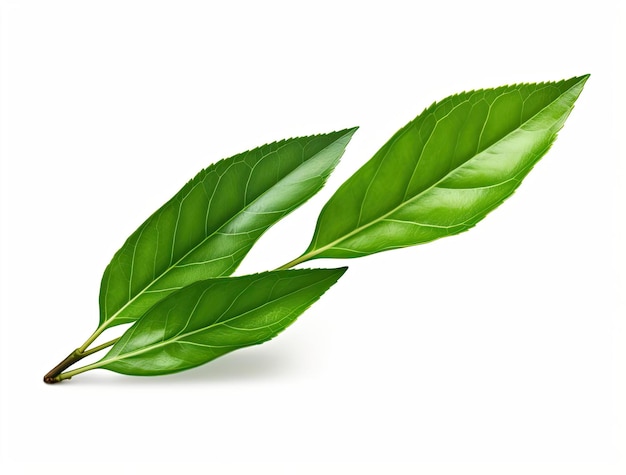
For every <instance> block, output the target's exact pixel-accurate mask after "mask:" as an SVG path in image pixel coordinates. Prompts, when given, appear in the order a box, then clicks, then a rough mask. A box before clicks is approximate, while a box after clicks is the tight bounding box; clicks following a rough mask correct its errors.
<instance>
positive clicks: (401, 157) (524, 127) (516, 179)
mask: <svg viewBox="0 0 626 475" xmlns="http://www.w3.org/2000/svg"><path fill="white" fill-rule="evenodd" d="M587 77H588V76H582V77H575V78H572V79H569V80H567V81H561V82H557V83H541V84H522V85H516V86H505V87H499V88H497V89H485V90H479V91H473V92H466V93H463V94H458V95H455V96H451V97H448V98H447V99H444V100H443V101H441V102H439V103H435V104H433V105H432V106H431V107H429V108H428V109H427V110H425V111H424V112H423V113H422V114H421V115H419V116H418V117H417V118H416V119H415V120H413V121H412V122H410V123H409V124H408V125H406V126H405V127H404V128H402V129H401V130H400V131H398V132H397V133H396V134H395V135H394V136H393V137H392V138H391V140H390V141H389V142H387V144H385V145H384V146H383V147H382V148H381V149H380V150H379V151H378V152H377V153H376V155H375V156H374V157H373V158H372V159H371V160H370V161H369V162H368V163H366V164H365V165H364V166H363V167H362V168H361V169H360V170H358V171H357V172H356V173H355V174H354V175H353V176H352V177H351V178H349V179H348V180H347V181H346V182H345V183H344V184H343V185H342V186H341V187H340V188H339V190H337V192H336V193H335V194H334V195H333V196H332V198H331V199H330V200H329V201H328V203H327V204H326V206H325V207H324V209H323V210H322V212H321V214H320V217H319V220H318V222H317V227H316V229H315V234H314V237H313V240H312V242H311V245H310V246H309V248H308V249H307V250H306V252H305V253H304V254H303V255H302V256H301V257H300V258H298V259H296V260H295V261H293V262H292V263H290V264H293V263H297V262H302V261H305V260H309V259H313V258H320V257H359V256H363V255H367V254H372V253H375V252H380V251H385V250H388V249H394V248H400V247H405V246H411V245H414V244H420V243H425V242H429V241H432V240H434V239H437V238H441V237H444V236H450V235H453V234H458V233H460V232H462V231H465V230H467V229H469V228H471V227H472V226H474V225H475V224H476V223H477V222H478V221H480V220H481V219H482V218H483V217H484V216H485V215H486V214H487V213H488V212H489V211H491V210H493V209H494V208H495V207H497V206H498V205H499V204H500V203H502V201H503V200H504V199H506V198H507V197H508V196H510V195H511V194H512V193H513V191H514V190H515V189H516V188H517V187H518V186H519V184H520V183H521V181H522V179H523V178H524V176H526V174H527V173H528V172H529V171H530V170H531V169H532V167H533V165H535V163H536V162H537V161H538V160H539V159H540V158H541V157H542V156H543V155H544V154H545V153H546V151H547V150H548V149H549V148H550V145H551V144H552V143H553V142H554V140H555V138H556V134H557V132H558V131H559V129H560V128H561V127H562V126H563V123H564V122H565V119H566V118H567V116H568V115H569V113H570V111H571V110H572V108H573V105H574V102H575V101H576V99H577V98H578V95H579V94H580V92H581V91H582V88H583V85H584V84H585V81H586V80H587Z"/></svg>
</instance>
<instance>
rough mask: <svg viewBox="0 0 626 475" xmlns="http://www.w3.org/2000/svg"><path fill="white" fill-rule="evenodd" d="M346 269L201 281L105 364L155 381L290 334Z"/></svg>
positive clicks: (124, 340)
mask: <svg viewBox="0 0 626 475" xmlns="http://www.w3.org/2000/svg"><path fill="white" fill-rule="evenodd" d="M345 271H346V268H345V267H344V268H340V269H304V270H286V271H274V272H265V273H262V274H256V275H246V276H242V277H229V278H221V279H220V278H218V279H209V280H205V281H200V282H196V283H194V284H191V285H189V286H188V287H185V288H184V289H182V290H179V291H178V292H175V293H173V294H171V295H170V296H168V297H167V298H165V299H163V300H161V301H160V302H158V303H157V304H156V305H155V306H154V307H152V308H151V309H150V310H148V312H147V313H146V314H145V315H143V316H142V317H141V318H140V319H139V320H138V321H137V322H135V324H134V325H133V326H132V327H131V328H129V329H128V330H127V331H126V333H125V334H124V335H123V336H122V337H121V338H120V340H119V341H118V342H117V343H116V344H115V345H114V346H113V347H112V348H111V350H110V351H109V353H108V354H107V355H106V356H105V357H104V358H103V359H102V360H100V362H98V363H96V364H95V365H92V366H93V367H101V368H105V369H109V370H111V371H115V372H118V373H124V374H131V375H140V376H149V375H158V374H167V373H173V372H176V371H182V370H185V369H189V368H193V367H195V366H199V365H201V364H204V363H207V362H209V361H211V360H213V359H215V358H217V357H218V356H221V355H223V354H226V353H229V352H231V351H234V350H237V349H239V348H243V347H246V346H251V345H256V344H260V343H263V342H265V341H267V340H269V339H271V338H273V337H274V336H276V335H277V334H278V333H279V332H281V331H282V330H284V329H285V328H287V327H288V326H289V325H290V324H291V323H293V322H294V320H295V319H296V318H297V317H298V316H299V315H300V314H301V313H302V312H304V311H305V310H306V309H307V308H308V307H309V306H310V305H311V304H313V302H315V301H316V300H317V299H319V298H320V296H321V295H322V294H323V293H324V292H325V291H326V290H327V289H329V288H330V287H331V286H332V285H333V284H334V283H335V282H336V281H337V280H338V279H339V278H340V277H341V276H342V275H343V273H344V272H345Z"/></svg>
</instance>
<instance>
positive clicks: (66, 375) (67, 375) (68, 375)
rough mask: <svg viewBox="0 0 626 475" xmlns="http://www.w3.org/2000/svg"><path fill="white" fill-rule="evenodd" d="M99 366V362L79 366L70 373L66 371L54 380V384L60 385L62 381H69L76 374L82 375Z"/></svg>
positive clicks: (100, 364) (100, 363)
mask: <svg viewBox="0 0 626 475" xmlns="http://www.w3.org/2000/svg"><path fill="white" fill-rule="evenodd" d="M100 366H102V362H101V361H96V362H95V363H92V364H88V365H85V366H81V367H80V368H76V369H74V370H72V371H68V372H67V373H63V374H60V375H58V376H57V377H56V378H55V380H54V382H55V383H60V382H61V381H63V380H64V379H70V378H71V377H72V376H76V375H77V374H80V373H84V372H85V371H89V370H90V369H96V368H99V367H100Z"/></svg>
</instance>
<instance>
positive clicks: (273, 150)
mask: <svg viewBox="0 0 626 475" xmlns="http://www.w3.org/2000/svg"><path fill="white" fill-rule="evenodd" d="M355 130H356V129H349V130H342V131H339V132H333V133H330V134H326V135H316V136H310V137H300V138H294V139H289V140H284V141H281V142H276V143H272V144H269V145H264V146H262V147H259V148H256V149H254V150H250V151H248V152H245V153H242V154H239V155H235V156H233V157H231V158H228V159H225V160H221V161H220V162H217V163H215V164H213V165H211V166H210V167H208V168H206V169H205V170H203V171H201V172H200V173H199V174H198V175H197V176H196V177H195V178H194V179H193V180H191V181H190V182H189V183H187V184H186V185H185V186H184V187H183V188H182V189H181V190H180V191H179V192H178V193H177V194H176V195H175V196H174V197H173V198H172V199H171V200H170V201H168V202H167V203H166V204H165V205H163V206H162V207H161V208H160V209H159V210H157V211H156V212H155V213H154V214H153V215H152V216H150V218H148V219H147V220H146V221H145V222H144V223H143V224H142V225H141V226H140V227H139V228H138V229H137V230H136V231H135V232H134V233H133V234H132V235H131V236H130V237H129V238H128V240H127V241H126V243H125V244H124V245H123V246H122V248H121V249H120V250H119V251H118V252H117V253H116V254H115V255H114V256H113V259H112V260H111V263H110V264H109V265H108V267H107V268H106V270H105V272H104V276H103V277H102V284H101V287H100V324H101V326H109V327H110V326H113V325H118V324H121V323H128V322H132V321H134V320H136V319H137V318H139V317H140V316H141V315H142V314H143V313H144V312H145V311H146V310H147V309H148V308H150V307H151V306H152V305H154V304H155V303H156V302H158V301H159V300H161V299H163V298H164V297H166V296H167V295H169V294H171V293H172V292H174V291H176V290H178V289H181V288H182V287H185V286H186V285H189V284H191V283H192V282H196V281H198V280H202V279H207V278H211V277H218V276H226V275H230V274H231V273H232V272H234V270H235V269H236V268H237V266H238V265H239V263H240V262H241V261H242V259H243V258H244V256H245V255H246V254H247V252H248V251H249V250H250V248H251V247H252V245H253V244H254V243H255V242H256V241H257V239H258V238H259V237H260V236H261V235H262V234H263V233H264V232H265V231H266V230H267V229H268V228H269V227H270V226H272V225H273V224H274V223H276V222H277V221H278V220H280V219H281V218H282V217H284V216H285V215H287V214H288V213H290V212H291V211H293V210H294V209H295V208H297V207H298V206H300V205H301V204H302V203H304V202H305V201H306V200H307V199H309V198H310V197H311V196H313V195H314V194H315V193H316V192H317V191H319V190H320V189H321V187H322V186H323V185H324V183H325V181H326V178H327V177H328V175H329V174H330V172H331V171H332V170H333V168H334V167H335V165H336V164H337V162H338V161H339V158H340V157H341V155H342V154H343V152H344V149H345V147H346V145H347V144H348V142H349V141H350V138H351V137H352V134H353V133H354V131H355Z"/></svg>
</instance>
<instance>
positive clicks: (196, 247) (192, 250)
mask: <svg viewBox="0 0 626 475" xmlns="http://www.w3.org/2000/svg"><path fill="white" fill-rule="evenodd" d="M348 133H350V131H346V132H345V133H344V134H343V135H341V136H339V137H337V139H335V140H333V141H332V142H330V143H329V144H328V145H326V146H325V147H324V148H322V149H321V150H320V151H319V152H317V153H316V154H315V155H312V156H311V157H310V158H309V159H307V160H304V161H303V162H302V163H301V164H300V165H298V166H297V167H296V168H294V169H293V170H291V171H290V172H289V173H288V174H287V175H285V176H284V177H282V178H281V179H280V180H278V181H277V182H276V183H274V185H272V186H271V187H270V188H269V189H268V190H266V191H264V192H263V193H261V194H260V195H259V196H257V197H256V198H255V199H254V200H252V201H251V202H250V203H248V204H247V205H246V206H244V207H243V208H241V210H240V211H239V212H238V213H237V214H235V215H233V216H232V217H231V218H230V219H228V221H226V222H224V224H222V225H221V226H220V227H219V228H217V229H216V230H214V231H213V232H212V233H211V234H209V235H208V236H206V237H205V238H204V239H203V240H202V241H200V242H199V243H198V244H197V245H195V246H194V247H193V248H192V249H191V250H189V251H188V252H187V253H185V255H183V256H182V257H181V258H180V259H178V260H177V261H176V262H175V263H173V264H172V265H170V266H169V267H168V268H167V269H166V270H165V271H164V272H163V273H161V274H160V275H159V276H158V277H157V278H156V279H154V280H153V281H152V282H150V284H149V285H147V286H145V287H144V288H143V289H141V291H140V292H138V293H137V294H136V295H135V296H134V297H133V298H131V299H129V300H128V302H126V303H125V304H124V305H123V306H122V307H120V309H119V310H117V311H116V312H115V313H114V314H113V315H111V317H110V318H108V319H106V320H105V321H104V322H102V324H101V326H102V327H108V326H109V325H110V324H111V322H113V321H115V319H116V318H118V317H119V315H120V314H122V313H123V312H124V311H125V310H126V309H127V308H128V307H129V306H130V305H132V304H133V303H134V302H135V300H137V299H138V298H139V297H141V296H142V295H144V293H145V292H146V291H147V290H149V289H150V287H152V286H153V285H155V284H156V283H157V282H158V281H159V280H160V279H161V278H163V277H164V276H165V275H167V274H168V273H169V272H170V271H171V270H172V269H174V268H176V267H177V266H178V264H180V263H181V262H182V261H183V260H185V259H186V258H187V257H188V256H189V255H190V254H192V253H193V252H194V251H195V250H196V249H198V248H199V247H201V246H202V245H204V243H205V242H206V241H207V240H208V239H210V238H212V237H214V236H215V235H216V234H218V233H219V232H220V231H221V230H222V229H223V228H224V227H225V226H226V225H228V224H230V223H231V221H233V220H234V219H235V218H237V217H238V216H240V215H241V213H242V212H244V211H245V210H246V209H248V208H249V207H251V206H252V205H253V204H254V203H256V202H257V200H259V199H261V198H262V197H264V196H266V195H267V194H268V193H271V192H272V190H273V189H274V188H275V187H276V185H278V184H279V183H280V182H282V181H284V180H286V179H287V178H288V177H289V176H290V175H292V174H293V173H294V172H295V171H296V170H298V169H299V168H300V167H302V166H304V165H305V164H306V163H307V162H309V161H310V160H313V159H314V158H315V157H317V156H318V155H320V154H321V153H323V152H324V151H325V150H327V149H328V148H329V147H331V146H332V145H333V144H335V143H336V142H337V141H338V140H340V139H342V138H343V137H345V136H346V135H347V134H348ZM284 146H286V144H285V145H283V147H284ZM281 148H282V147H281ZM278 150H280V148H279V149H277V150H274V151H272V152H271V153H276V152H277V151H278ZM303 153H304V150H303ZM316 176H318V177H320V176H321V175H316ZM196 186H198V185H196ZM190 191H191V190H190ZM292 210H293V207H292V208H291V209H290V210H288V211H287V212H289V211H292ZM142 233H143V230H142ZM137 243H139V240H137ZM135 250H136V246H135V249H134V250H133V256H134V253H135ZM224 257H226V256H224ZM218 277H219V276H218ZM109 278H110V277H109ZM107 292H108V289H107Z"/></svg>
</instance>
